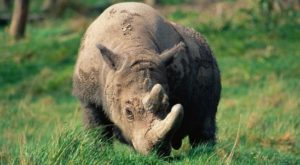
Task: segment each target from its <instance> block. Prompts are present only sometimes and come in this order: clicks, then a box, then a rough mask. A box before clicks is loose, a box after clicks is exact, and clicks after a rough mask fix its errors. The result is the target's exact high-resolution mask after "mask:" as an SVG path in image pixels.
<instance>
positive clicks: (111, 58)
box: [96, 44, 122, 70]
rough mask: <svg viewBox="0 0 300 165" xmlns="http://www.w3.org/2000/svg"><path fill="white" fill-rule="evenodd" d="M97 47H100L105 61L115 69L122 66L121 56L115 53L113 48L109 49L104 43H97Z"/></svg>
mask: <svg viewBox="0 0 300 165" xmlns="http://www.w3.org/2000/svg"><path fill="white" fill-rule="evenodd" d="M96 47H97V48H98V49H99V51H100V53H101V55H102V58H103V60H104V61H105V63H106V64H107V65H108V66H109V67H110V68H111V69H114V70H117V69H118V68H120V67H121V65H122V64H121V61H122V59H121V57H120V56H118V55H117V54H115V53H113V52H112V51H111V50H109V49H108V48H106V47H105V46H104V45H102V44H97V45H96Z"/></svg>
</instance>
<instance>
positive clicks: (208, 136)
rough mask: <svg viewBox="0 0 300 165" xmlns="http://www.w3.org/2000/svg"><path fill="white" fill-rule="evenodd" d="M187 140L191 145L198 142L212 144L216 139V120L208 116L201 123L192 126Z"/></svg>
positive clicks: (194, 145)
mask: <svg viewBox="0 0 300 165" xmlns="http://www.w3.org/2000/svg"><path fill="white" fill-rule="evenodd" d="M189 141H190V144H191V146H192V147H196V146H197V145H199V144H208V145H212V146H213V145H214V144H215V141H216V122H215V119H214V117H211V116H208V117H206V118H205V119H204V122H203V124H201V125H199V126H196V127H194V128H193V129H192V130H191V132H190V133H189Z"/></svg>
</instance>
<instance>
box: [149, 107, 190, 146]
mask: <svg viewBox="0 0 300 165" xmlns="http://www.w3.org/2000/svg"><path fill="white" fill-rule="evenodd" d="M183 115H184V114H183V107H182V105H181V104H176V105H174V106H173V107H172V109H171V112H170V113H169V114H168V115H167V116H166V118H165V119H164V120H162V121H160V122H158V123H157V124H156V125H154V127H153V128H152V130H151V133H152V135H153V136H154V137H155V138H156V139H157V140H158V141H160V140H162V139H163V138H166V137H171V136H173V134H174V133H175V131H176V130H177V129H178V128H179V127H180V125H181V122H182V119H183Z"/></svg>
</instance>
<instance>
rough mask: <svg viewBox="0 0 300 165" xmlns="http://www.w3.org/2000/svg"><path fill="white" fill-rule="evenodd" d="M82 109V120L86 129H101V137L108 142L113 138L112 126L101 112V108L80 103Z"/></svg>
mask: <svg viewBox="0 0 300 165" xmlns="http://www.w3.org/2000/svg"><path fill="white" fill-rule="evenodd" d="M81 105H82V108H83V114H84V115H83V120H84V123H85V126H86V127H87V128H97V127H101V128H102V129H101V133H102V135H103V137H105V138H106V139H107V140H110V139H111V138H112V136H113V124H112V122H111V121H110V120H109V119H108V118H107V117H106V115H105V114H104V112H103V110H102V106H98V105H95V104H92V103H81Z"/></svg>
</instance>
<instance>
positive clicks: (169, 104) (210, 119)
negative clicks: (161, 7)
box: [73, 2, 221, 155]
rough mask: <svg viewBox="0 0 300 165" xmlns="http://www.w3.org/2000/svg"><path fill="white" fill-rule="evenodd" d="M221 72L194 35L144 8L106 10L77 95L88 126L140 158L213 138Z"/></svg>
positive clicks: (84, 47) (90, 33) (89, 45)
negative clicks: (127, 146) (131, 149)
mask: <svg viewBox="0 0 300 165" xmlns="http://www.w3.org/2000/svg"><path fill="white" fill-rule="evenodd" d="M220 91H221V84H220V73H219V69H218V66H217V63H216V60H215V59H214V57H213V55H212V52H211V50H210V48H209V46H208V44H207V43H206V41H205V40H204V39H203V37H202V36H201V35H200V34H199V33H197V32H196V31H194V30H192V29H189V28H186V27H183V26H180V25H177V24H175V23H171V22H168V21H167V20H165V19H164V18H163V17H162V16H161V15H160V14H159V13H158V12H157V11H155V10H154V9H153V8H151V7H149V6H147V5H145V4H142V3H133V2H128V3H119V4H115V5H113V6H111V7H109V8H107V9H106V10H105V11H104V12H103V13H102V14H101V15H100V16H99V17H98V18H97V19H96V20H95V21H94V22H93V23H92V24H91V25H90V26H89V28H88V29H87V31H86V33H85V35H84V37H83V39H82V43H81V47H80V50H79V56H78V59H77V63H76V67H75V72H74V77H73V93H74V95H75V96H76V97H77V98H78V99H79V100H80V103H81V105H82V108H83V109H84V119H85V123H86V124H87V125H88V126H89V127H98V126H102V127H103V134H104V136H105V137H106V138H108V139H111V137H113V136H115V137H117V138H118V139H120V140H121V141H122V142H125V143H127V144H130V145H132V146H133V147H134V149H135V150H136V151H138V152H140V153H142V154H148V153H149V152H150V151H152V150H153V149H155V150H156V151H157V152H158V153H160V154H163V155H169V154H170V151H171V146H172V147H173V148H175V149H178V148H179V147H180V146H181V141H182V139H183V138H184V137H185V136H188V137H189V141H190V143H191V145H192V146H195V145H197V144H200V143H206V142H210V141H211V142H214V141H215V132H216V124H215V116H216V111H217V106H218V102H219V99H220Z"/></svg>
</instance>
